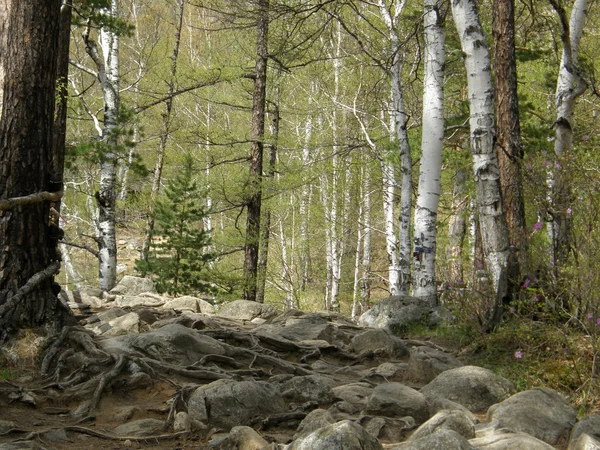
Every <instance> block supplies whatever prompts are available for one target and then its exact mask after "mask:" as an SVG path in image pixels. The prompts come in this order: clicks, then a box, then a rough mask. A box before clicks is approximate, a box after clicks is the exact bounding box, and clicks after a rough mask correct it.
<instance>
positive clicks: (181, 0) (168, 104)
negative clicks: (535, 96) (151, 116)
mask: <svg viewBox="0 0 600 450" xmlns="http://www.w3.org/2000/svg"><path fill="white" fill-rule="evenodd" d="M184 9H185V0H178V9H177V17H176V23H177V28H176V29H175V42H174V44H173V53H172V54H171V71H170V73H169V80H168V81H167V84H168V88H167V100H165V111H164V113H163V114H162V119H163V120H162V131H161V134H160V139H159V143H158V153H157V154H156V164H155V165H154V177H153V179H152V190H151V191H150V211H148V218H147V219H146V228H145V230H144V243H143V245H142V254H141V256H140V259H141V260H142V261H148V251H149V249H150V243H151V242H152V235H153V233H154V211H153V208H154V203H155V202H156V199H157V198H158V194H159V192H160V182H161V180H162V172H163V165H164V158H165V150H166V148H167V141H168V139H169V135H170V134H171V114H172V111H173V100H174V97H173V92H175V77H176V75H177V58H178V56H179V46H180V43H181V28H182V27H183V12H184Z"/></svg>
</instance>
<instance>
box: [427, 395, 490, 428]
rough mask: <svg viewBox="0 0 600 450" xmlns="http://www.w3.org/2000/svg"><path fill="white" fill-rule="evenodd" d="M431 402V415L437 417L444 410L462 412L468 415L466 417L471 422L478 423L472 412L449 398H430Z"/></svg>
mask: <svg viewBox="0 0 600 450" xmlns="http://www.w3.org/2000/svg"><path fill="white" fill-rule="evenodd" d="M427 400H428V401H429V415H430V416H432V417H433V416H435V415H436V414H437V413H438V412H440V411H442V410H443V409H448V410H450V411H454V410H456V411H462V412H463V413H465V414H466V416H467V417H468V418H469V419H471V422H473V423H477V422H478V419H477V417H475V414H473V413H472V412H471V411H469V410H468V409H467V408H465V407H464V406H463V405H461V404H459V403H456V402H453V401H452V400H448V399H447V398H442V397H430V398H428V399H427Z"/></svg>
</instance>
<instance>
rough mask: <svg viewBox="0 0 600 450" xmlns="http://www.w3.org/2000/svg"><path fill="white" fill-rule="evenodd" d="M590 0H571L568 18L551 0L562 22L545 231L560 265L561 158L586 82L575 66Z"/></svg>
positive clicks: (563, 226) (564, 218)
mask: <svg viewBox="0 0 600 450" xmlns="http://www.w3.org/2000/svg"><path fill="white" fill-rule="evenodd" d="M590 3H591V0H575V2H574V4H573V9H572V10H571V18H570V20H569V23H567V17H566V13H565V11H564V9H563V8H562V5H560V4H558V3H557V2H555V1H551V4H552V5H553V6H554V8H555V9H556V11H557V12H558V15H559V19H560V22H561V26H562V36H561V37H562V41H563V51H562V57H561V61H560V69H559V72H558V80H557V82H556V122H554V125H555V130H556V131H555V138H556V140H555V142H554V154H555V156H556V160H557V162H558V168H556V169H555V170H554V173H553V174H552V176H551V178H550V183H549V184H550V186H549V187H550V192H551V194H550V195H551V198H552V206H553V211H552V218H553V220H552V221H551V222H549V234H550V237H551V239H552V240H551V242H552V244H553V245H552V251H553V263H554V264H555V265H556V266H557V267H556V268H558V266H560V265H561V264H563V263H564V262H565V260H566V259H567V257H568V254H569V251H570V247H571V242H570V241H571V238H570V235H571V226H572V225H571V214H570V211H569V208H571V207H572V202H573V199H572V194H571V188H570V187H569V181H568V180H567V178H568V176H569V175H568V173H566V171H567V168H566V167H563V166H564V158H565V157H566V156H568V155H570V154H572V152H573V129H574V126H575V123H574V111H575V101H576V100H577V98H578V97H579V96H580V95H582V94H583V93H584V92H585V90H586V89H587V83H586V81H585V80H584V79H583V77H582V76H581V73H580V70H579V68H578V56H579V43H580V42H581V37H582V36H583V27H584V24H585V20H586V17H587V10H588V8H589V5H590Z"/></svg>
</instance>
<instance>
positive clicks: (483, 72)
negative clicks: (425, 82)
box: [452, 0, 509, 326]
mask: <svg viewBox="0 0 600 450" xmlns="http://www.w3.org/2000/svg"><path fill="white" fill-rule="evenodd" d="M452 15H453V17H454V22H455V24H456V29H457V31H458V35H459V38H460V42H461V47H462V51H463V55H464V62H465V68H466V72H467V85H468V91H469V106H470V119H469V124H470V132H471V152H472V155H473V170H474V172H475V186H476V193H477V208H478V212H479V226H480V229H481V237H482V243H483V250H484V254H485V259H486V263H487V270H488V272H489V274H490V278H491V281H492V286H493V290H494V292H495V295H496V300H495V306H494V311H493V313H492V318H491V322H490V326H492V325H493V324H494V323H495V324H497V323H498V321H499V320H500V317H501V315H502V310H503V301H504V299H505V296H506V294H507V280H506V278H507V273H506V270H507V262H508V257H509V241H508V229H507V228H506V219H505V216H504V210H503V208H502V196H501V192H500V170H499V167H498V158H497V155H496V151H495V148H494V139H495V118H494V91H493V88H492V77H491V67H490V56H489V51H488V48H487V45H486V43H485V36H484V34H483V30H482V28H481V24H480V22H479V17H478V14H477V11H476V8H475V2H474V0H454V1H452Z"/></svg>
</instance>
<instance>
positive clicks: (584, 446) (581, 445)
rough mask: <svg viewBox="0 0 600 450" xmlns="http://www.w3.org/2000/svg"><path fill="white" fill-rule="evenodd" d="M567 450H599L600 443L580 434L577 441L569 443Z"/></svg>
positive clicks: (584, 434) (585, 434)
mask: <svg viewBox="0 0 600 450" xmlns="http://www.w3.org/2000/svg"><path fill="white" fill-rule="evenodd" d="M568 450H600V441H599V440H597V439H595V438H593V437H592V436H590V435H589V434H587V433H581V434H580V435H579V437H578V438H577V439H575V440H573V439H571V440H570V441H569V448H568Z"/></svg>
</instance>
